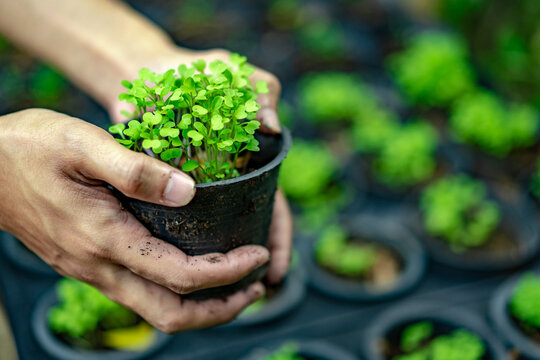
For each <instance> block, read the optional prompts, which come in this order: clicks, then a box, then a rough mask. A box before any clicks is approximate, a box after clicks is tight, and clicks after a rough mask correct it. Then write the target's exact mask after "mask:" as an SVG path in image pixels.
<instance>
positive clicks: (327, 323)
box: [0, 211, 540, 360]
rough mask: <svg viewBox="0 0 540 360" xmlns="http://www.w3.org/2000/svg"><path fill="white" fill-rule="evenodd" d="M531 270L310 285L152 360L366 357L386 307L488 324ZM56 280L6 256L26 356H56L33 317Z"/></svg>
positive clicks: (5, 286)
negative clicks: (312, 344) (281, 350)
mask: <svg viewBox="0 0 540 360" xmlns="http://www.w3.org/2000/svg"><path fill="white" fill-rule="evenodd" d="M385 213H386V214H390V213H392V212H389V211H386V212H385ZM393 214H397V213H393ZM297 240H298V241H303V240H302V239H301V238H299V239H297ZM304 241H305V240H304ZM527 269H529V270H532V269H538V270H540V259H539V258H538V257H537V258H535V259H534V260H533V261H532V262H531V263H530V264H529V265H528V266H525V267H522V268H519V269H515V270H513V271H504V272H497V273H478V272H471V271H462V270H456V269H452V268H449V267H446V266H443V265H439V264H435V263H432V262H430V263H429V265H428V268H427V272H426V275H425V277H424V280H423V281H422V282H421V283H420V285H419V286H418V287H417V288H416V289H415V290H413V291H412V292H411V293H409V294H408V295H405V296H403V297H401V298H398V299H395V300H391V301H386V302H378V303H376V304H363V303H358V302H349V301H344V300H338V299H334V298H331V297H328V296H326V295H324V294H322V293H319V292H317V291H315V290H313V289H311V288H310V289H308V291H307V294H306V297H305V299H304V301H303V303H302V305H301V306H300V307H298V308H297V309H296V310H295V311H293V312H292V313H290V315H288V316H286V317H284V318H281V319H279V320H276V321H274V322H270V323H266V324H263V325H256V326H249V327H225V328H220V327H216V328H212V329H204V330H196V331H188V332H184V333H180V334H177V335H174V337H173V339H172V341H171V342H169V344H168V345H167V346H166V347H165V348H164V349H163V350H162V351H160V352H159V353H157V354H156V355H155V356H153V357H152V358H153V359H189V360H211V359H220V360H224V359H231V360H234V359H239V358H241V357H242V356H244V355H246V354H247V353H248V352H249V351H250V350H252V349H253V348H255V347H258V346H261V344H265V343H275V342H280V341H284V340H289V339H299V340H313V339H324V340H327V341H329V342H331V343H333V344H336V345H339V346H342V347H343V348H345V349H347V350H349V351H350V352H352V353H354V354H356V355H357V356H358V357H359V359H362V354H363V350H364V349H363V344H362V343H363V336H364V334H365V331H366V328H367V327H369V326H370V324H371V322H372V321H373V319H375V318H376V317H377V316H379V315H380V314H381V312H383V311H384V310H385V309H388V308H390V307H392V306H395V305H398V304H402V303H404V302H420V301H421V302H430V303H435V304H437V306H440V309H441V312H444V309H445V308H448V307H458V308H463V309H465V310H469V311H472V312H474V313H476V314H477V315H479V316H480V317H481V318H482V319H484V320H485V321H486V322H488V321H489V320H488V315H487V314H488V302H489V300H490V297H491V295H492V294H493V292H494V291H495V289H496V288H497V286H499V285H500V284H501V283H502V282H503V281H504V280H506V279H508V278H509V277H510V276H512V275H513V274H517V273H520V272H523V271H526V270H527ZM56 281H57V278H54V277H52V278H51V277H46V276H40V275H35V274H32V273H30V272H27V271H24V270H21V269H20V268H19V267H16V266H14V265H13V264H12V263H11V262H9V261H8V260H7V259H6V257H5V255H3V254H0V286H1V293H2V296H3V301H4V304H5V306H6V308H7V313H8V317H9V320H10V322H11V326H12V329H13V333H14V337H15V339H16V343H17V349H18V352H19V357H20V359H21V360H26V359H28V360H33V359H51V358H50V357H48V356H47V355H46V354H45V353H44V352H43V351H42V350H41V349H40V347H39V346H38V344H37V343H36V341H35V339H34V338H33V336H32V335H31V334H32V332H31V328H30V326H31V320H30V319H31V313H32V310H33V307H34V304H35V302H36V301H37V300H38V298H39V297H40V296H41V295H42V294H44V293H45V292H46V291H47V290H48V289H50V287H51V286H52V285H53V284H54V283H55V282H56ZM492 329H493V328H492ZM494 332H495V331H494ZM501 342H503V340H502V339H501Z"/></svg>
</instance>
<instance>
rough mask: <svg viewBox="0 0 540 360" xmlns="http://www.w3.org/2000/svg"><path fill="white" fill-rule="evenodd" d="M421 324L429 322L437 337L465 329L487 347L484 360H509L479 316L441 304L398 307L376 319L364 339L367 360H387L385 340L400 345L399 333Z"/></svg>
mask: <svg viewBox="0 0 540 360" xmlns="http://www.w3.org/2000/svg"><path fill="white" fill-rule="evenodd" d="M419 321H430V322H432V323H433V325H434V332H435V334H444V333H448V332H450V331H453V330H454V329H458V328H464V329H466V330H468V331H471V332H473V333H475V334H476V335H477V336H479V337H480V338H481V339H482V340H483V341H484V344H485V345H486V354H485V355H484V357H483V360H506V359H507V354H506V351H505V349H504V347H503V346H502V344H501V343H500V342H499V341H498V340H497V338H496V337H495V336H494V335H493V333H492V332H491V330H490V329H489V328H488V326H487V325H486V324H485V322H484V321H483V320H482V319H481V318H480V317H478V316H477V315H476V314H474V313H471V312H468V311H465V310H461V309H457V308H451V307H446V306H444V305H443V304H440V303H436V304H435V303H421V302H417V303H406V304H403V305H398V306H395V307H393V308H392V309H390V310H388V311H386V312H384V313H382V314H381V315H380V316H379V317H377V318H375V320H374V321H373V323H372V324H371V325H370V327H369V328H368V329H367V332H366V335H365V337H364V349H365V350H364V351H365V356H366V359H368V360H387V359H386V357H385V356H384V354H383V352H382V349H381V348H382V346H383V341H384V340H386V341H388V342H389V343H390V344H395V345H398V344H399V339H400V334H401V332H402V331H403V329H404V328H405V327H407V326H408V325H411V324H414V323H417V322H419Z"/></svg>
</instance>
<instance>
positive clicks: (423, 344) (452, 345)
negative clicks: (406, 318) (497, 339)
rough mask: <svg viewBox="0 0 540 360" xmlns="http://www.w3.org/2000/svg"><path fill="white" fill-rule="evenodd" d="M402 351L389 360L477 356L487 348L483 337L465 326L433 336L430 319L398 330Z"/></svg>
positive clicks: (463, 359)
mask: <svg viewBox="0 0 540 360" xmlns="http://www.w3.org/2000/svg"><path fill="white" fill-rule="evenodd" d="M400 349H401V350H402V351H403V352H404V354H403V355H399V356H394V357H393V358H392V360H480V359H482V358H483V356H484V354H485V352H486V348H485V345H484V342H483V341H482V339H480V338H479V337H478V336H477V335H476V334H474V333H471V332H469V331H467V330H465V329H457V330H454V331H453V332H451V333H450V334H445V335H439V336H437V337H434V327H433V324H432V323H431V322H428V321H423V322H419V323H415V324H412V325H409V326H407V327H406V328H405V329H404V330H403V332H402V333H401V343H400Z"/></svg>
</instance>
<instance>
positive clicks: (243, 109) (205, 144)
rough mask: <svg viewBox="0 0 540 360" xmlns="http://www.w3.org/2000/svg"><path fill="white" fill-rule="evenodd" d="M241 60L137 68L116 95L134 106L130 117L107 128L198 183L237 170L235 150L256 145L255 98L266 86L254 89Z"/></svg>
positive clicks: (229, 175) (126, 143)
mask: <svg viewBox="0 0 540 360" xmlns="http://www.w3.org/2000/svg"><path fill="white" fill-rule="evenodd" d="M246 60H247V59H246V57H244V56H240V55H238V54H232V55H231V58H230V64H227V63H225V62H223V61H220V60H215V61H212V62H211V63H210V64H209V65H208V67H207V64H206V63H205V61H204V60H198V61H196V62H193V63H192V65H193V66H192V67H188V66H186V65H183V64H182V65H180V66H179V67H178V69H177V70H176V71H175V70H172V69H171V70H168V71H166V72H165V73H162V74H156V73H154V72H151V71H150V70H148V69H142V70H141V71H140V72H139V78H138V79H136V80H134V81H133V82H129V81H123V82H122V84H123V85H124V86H125V87H126V88H127V89H128V90H127V91H126V92H125V93H122V94H120V96H119V99H120V100H123V101H126V102H128V103H132V104H134V105H135V106H136V111H135V113H134V114H133V115H132V117H133V118H134V120H131V121H130V122H129V123H128V125H127V128H125V129H120V128H119V127H117V126H114V127H111V129H110V131H111V132H112V133H115V134H118V135H119V137H120V138H119V139H118V141H119V142H120V143H121V144H122V145H124V146H125V147H127V148H129V149H133V150H135V151H139V152H141V151H144V150H149V151H152V152H153V153H154V154H155V155H156V157H159V158H161V160H163V161H165V162H168V163H169V164H171V165H173V166H178V167H181V168H182V169H183V170H184V171H186V172H189V173H190V174H191V175H192V176H193V178H194V179H195V180H196V181H197V182H199V183H200V182H212V181H218V180H224V179H230V178H233V177H236V176H239V175H240V171H241V169H240V170H239V169H237V159H238V157H239V155H241V154H243V153H244V152H245V151H259V146H258V141H257V140H256V139H255V137H254V133H255V131H256V130H257V129H258V128H259V125H260V124H259V122H258V121H257V120H256V116H257V112H258V110H259V108H260V106H259V104H257V103H256V101H255V100H256V99H257V95H258V93H264V92H267V91H268V87H267V86H266V83H265V82H258V83H257V84H256V88H257V90H254V89H253V87H252V85H251V83H250V81H249V76H250V75H251V74H252V73H253V71H254V67H253V66H251V65H249V64H248V63H247V62H246ZM152 109H153V110H152Z"/></svg>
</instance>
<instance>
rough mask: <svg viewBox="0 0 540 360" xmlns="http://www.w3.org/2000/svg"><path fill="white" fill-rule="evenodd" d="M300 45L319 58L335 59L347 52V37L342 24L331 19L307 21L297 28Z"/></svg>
mask: <svg viewBox="0 0 540 360" xmlns="http://www.w3.org/2000/svg"><path fill="white" fill-rule="evenodd" d="M297 32H298V41H299V43H300V47H301V48H302V49H303V50H304V51H305V52H307V53H308V55H313V56H316V58H317V59H322V60H327V61H330V60H335V59H340V58H342V57H344V56H345V55H346V54H347V37H346V33H345V31H344V30H343V28H342V26H341V24H340V23H339V22H337V21H332V20H331V19H316V20H314V21H307V22H305V23H304V24H302V25H300V26H299V27H298V29H297Z"/></svg>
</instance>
